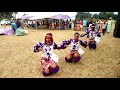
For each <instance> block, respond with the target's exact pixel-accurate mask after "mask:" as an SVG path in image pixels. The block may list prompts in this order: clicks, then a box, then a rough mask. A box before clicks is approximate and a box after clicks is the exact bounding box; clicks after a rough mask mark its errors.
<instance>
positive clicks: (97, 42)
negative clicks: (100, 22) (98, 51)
mask: <svg viewBox="0 0 120 90" xmlns="http://www.w3.org/2000/svg"><path fill="white" fill-rule="evenodd" d="M95 41H96V44H99V43H100V37H97V36H96V37H95Z"/></svg>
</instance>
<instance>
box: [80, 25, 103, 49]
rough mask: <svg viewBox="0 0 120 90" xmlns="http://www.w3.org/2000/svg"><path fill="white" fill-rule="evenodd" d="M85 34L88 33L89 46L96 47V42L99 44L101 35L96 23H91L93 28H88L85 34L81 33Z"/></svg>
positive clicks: (82, 35)
mask: <svg viewBox="0 0 120 90" xmlns="http://www.w3.org/2000/svg"><path fill="white" fill-rule="evenodd" d="M85 35H87V37H88V38H89V40H88V46H89V48H90V49H96V44H99V42H100V37H101V35H100V32H99V31H98V30H96V29H95V25H94V24H92V25H91V29H89V30H87V32H86V33H85V34H81V37H84V36H85Z"/></svg>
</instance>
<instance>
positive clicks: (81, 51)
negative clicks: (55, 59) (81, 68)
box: [78, 48, 85, 56]
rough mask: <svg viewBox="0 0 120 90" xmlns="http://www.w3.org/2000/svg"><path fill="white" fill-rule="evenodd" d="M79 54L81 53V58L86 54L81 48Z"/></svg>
mask: <svg viewBox="0 0 120 90" xmlns="http://www.w3.org/2000/svg"><path fill="white" fill-rule="evenodd" d="M78 52H79V54H80V56H82V55H83V54H84V53H85V52H84V51H83V50H82V49H81V48H79V49H78Z"/></svg>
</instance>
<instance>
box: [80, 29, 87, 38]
mask: <svg viewBox="0 0 120 90" xmlns="http://www.w3.org/2000/svg"><path fill="white" fill-rule="evenodd" d="M88 34H89V30H86V33H85V34H81V35H80V37H84V36H85V35H88Z"/></svg>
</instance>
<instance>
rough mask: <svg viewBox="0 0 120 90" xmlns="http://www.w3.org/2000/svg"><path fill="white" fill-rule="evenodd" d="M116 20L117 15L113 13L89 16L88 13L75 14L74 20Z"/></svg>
mask: <svg viewBox="0 0 120 90" xmlns="http://www.w3.org/2000/svg"><path fill="white" fill-rule="evenodd" d="M109 17H112V18H113V19H115V20H116V19H117V15H116V14H114V12H100V13H99V14H93V15H92V14H91V13H89V12H77V15H76V19H80V20H82V19H83V18H95V19H109Z"/></svg>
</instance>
